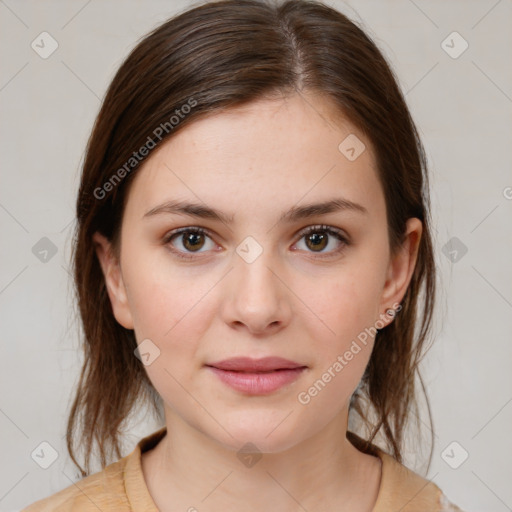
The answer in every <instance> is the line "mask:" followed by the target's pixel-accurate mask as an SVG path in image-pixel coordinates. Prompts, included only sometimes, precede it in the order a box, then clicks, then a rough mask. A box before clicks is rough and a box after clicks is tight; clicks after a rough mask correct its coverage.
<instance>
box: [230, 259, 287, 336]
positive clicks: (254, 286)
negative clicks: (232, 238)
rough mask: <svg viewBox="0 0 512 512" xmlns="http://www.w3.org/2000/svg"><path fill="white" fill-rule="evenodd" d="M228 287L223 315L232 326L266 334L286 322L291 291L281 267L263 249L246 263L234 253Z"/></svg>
mask: <svg viewBox="0 0 512 512" xmlns="http://www.w3.org/2000/svg"><path fill="white" fill-rule="evenodd" d="M228 288H229V291H228V295H227V298H226V300H225V301H224V305H223V315H224V320H225V321H226V323H228V324H229V325H230V326H231V327H232V328H235V329H238V330H243V329H245V330H247V331H248V332H249V333H250V334H252V335H268V334H275V333H276V332H277V331H279V330H281V329H283V328H284V327H285V326H286V325H288V324H289V322H290V318H291V311H292V308H291V303H290V301H291V297H290V295H292V292H291V291H290V288H289V284H288V287H287V283H286V275H285V272H284V270H283V269H282V267H281V266H279V265H276V263H275V260H272V259H271V258H270V257H267V255H266V252H265V251H264V252H263V253H262V254H260V255H259V256H258V258H256V260H255V261H252V262H250V263H249V262H247V261H245V260H244V259H243V258H242V257H239V256H238V255H235V259H234V268H233V270H232V271H231V272H230V274H229V281H228Z"/></svg>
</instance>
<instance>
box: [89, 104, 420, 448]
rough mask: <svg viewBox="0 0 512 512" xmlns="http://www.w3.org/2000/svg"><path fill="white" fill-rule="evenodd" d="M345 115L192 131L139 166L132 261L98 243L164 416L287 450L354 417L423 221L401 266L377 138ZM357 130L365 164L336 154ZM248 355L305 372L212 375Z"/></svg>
mask: <svg viewBox="0 0 512 512" xmlns="http://www.w3.org/2000/svg"><path fill="white" fill-rule="evenodd" d="M306 99H307V101H306ZM333 111H334V106H333V105H331V104H329V103H327V102H326V100H324V99H321V98H320V97H317V96H313V95H305V94H303V95H302V96H301V95H295V96H292V97H289V98H287V99H279V100H261V101H258V102H254V103H252V104H250V105H249V106H245V107H243V108H239V109H236V110H229V111H224V112H222V113H219V114H215V115H212V116H209V117H207V118H203V119H201V120H198V121H196V122H194V123H192V124H191V125H189V126H188V127H186V128H184V129H183V130H182V131H180V132H178V133H177V134H176V135H175V136H174V137H173V138H171V139H170V140H168V141H166V143H164V144H163V145H162V146H161V147H160V148H159V149H158V151H156V152H154V153H153V154H152V155H151V156H150V157H149V158H148V159H147V160H146V161H145V163H144V165H143V166H142V167H141V168H139V170H137V175H136V176H135V177H134V181H133V183H132V185H131V188H130V190H129V194H128V197H127V202H126V207H125V211H124V216H123V221H122V229H121V251H120V260H119V261H116V260H115V258H113V256H112V255H111V252H110V251H109V244H108V242H107V241H106V240H105V239H104V238H103V237H102V236H101V235H99V234H96V235H95V237H94V240H95V242H96V246H97V254H98V257H99V259H100V263H101V265H102V268H103V271H104V274H105V278H106V283H107V289H108V293H109V296H110V300H111V302H112V306H113V310H114V314H115V317H116V319H117V321H118V322H119V323H120V324H121V325H123V326H124V327H125V328H127V329H133V330H134V332H135V336H136V339H137V342H138V344H141V343H144V345H142V346H141V352H142V353H146V354H147V355H146V356H145V358H146V361H147V362H148V363H149V364H147V365H146V366H145V369H146V371H147V374H148V376H149V378H150V380H151V381H152V383H153V385H154V386H155V388H156V390H157V391H158V393H159V394H160V395H161V396H162V398H163V401H164V404H165V409H166V418H167V419H169V418H172V417H173V418H179V419H180V420H181V421H182V422H184V424H186V425H187V426H189V427H190V428H192V429H195V430H197V431H199V432H202V433H203V434H205V435H207V436H208V437H209V438H211V439H213V440H215V441H217V442H218V443H221V444H222V445H224V446H226V447H230V448H232V449H239V448H240V446H242V445H243V444H245V443H246V442H247V441H249V440H250V441H251V442H253V443H255V444H256V445H257V446H258V448H259V449H260V450H261V451H264V452H277V451H280V450H284V449H287V448H289V447H291V446H294V445H297V444H298V443H300V442H301V441H303V440H305V439H307V438H309V437H311V436H313V435H315V434H318V433H320V432H321V431H322V430H323V429H326V428H328V427H329V425H330V424H332V422H333V421H335V420H336V419H339V418H346V414H347V412H348V404H349V401H350V397H351V395H352V393H353V392H354V390H355V388H356V387H357V385H358V383H359V381H360V379H361V376H362V374H363V372H364V370H365V367H366V365H367V363H368V360H369V357H370V355H371V351H372V348H373V344H374V341H375V340H374V335H375V328H382V327H383V326H385V325H387V323H389V322H390V321H392V320H391V319H392V317H389V316H385V312H386V310H387V309H388V308H393V306H394V307H395V308H396V307H397V304H398V303H399V302H400V300H401V299H402V297H403V295H404V294H405V292H406V289H407V285H408V283H409V281H410V278H411V275H412V271H413V268H414V263H415V259H416V251H417V244H418V242H419V236H420V234H421V223H420V221H419V220H418V219H409V221H408V223H407V236H406V242H405V243H404V246H403V249H402V250H401V251H399V252H398V253H397V254H396V255H395V256H393V257H391V254H390V249H389V240H388V231H387V218H386V207H385V200H384V195H383V191H382V188H381V186H380V183H379V180H378V177H377V170H376V167H375V158H374V155H373V154H372V148H371V144H370V141H369V140H368V139H366V138H365V137H364V136H363V135H362V134H361V133H360V132H359V131H358V130H357V129H356V128H355V127H354V126H353V125H351V124H350V123H349V122H348V121H347V120H346V119H343V118H340V117H337V118H336V119H334V118H333V117H332V115H331V114H332V112H333ZM349 135H351V139H348V141H349V142H350V141H352V142H353V141H354V140H355V139H354V138H353V137H354V136H356V137H357V138H358V139H359V141H360V142H362V143H363V144H364V146H365V149H364V150H363V151H362V153H361V154H360V155H359V156H358V157H357V158H355V159H354V158H353V157H354V154H356V152H358V151H359V150H360V149H361V148H362V146H355V148H356V151H355V152H351V151H350V149H347V145H346V144H347V143H344V144H345V145H343V144H342V145H341V149H339V146H340V143H342V141H344V140H345V139H346V137H347V136H349ZM349 146H350V144H349ZM353 153H354V154H353ZM347 156H349V157H350V158H348V157H347ZM332 201H337V205H338V207H336V208H333V207H332V206H333V204H334V203H330V206H331V207H330V208H323V209H322V208H316V209H315V208H309V209H307V208H305V207H306V206H308V205H312V204H320V203H329V202H332ZM171 202H172V203H173V204H174V206H176V204H177V203H178V202H179V204H180V205H181V206H183V205H184V204H185V203H191V204H196V205H199V206H200V207H201V208H192V207H189V208H184V209H181V210H177V209H175V208H174V209H173V208H171V207H170V206H169V204H168V205H167V207H165V206H162V205H165V204H166V203H171ZM344 202H345V203H344ZM340 205H342V206H343V205H345V208H340V207H339V206H340ZM347 205H352V207H348V206H347ZM214 212H216V213H217V214H218V215H216V214H215V213H214ZM306 214H309V215H306ZM217 217H219V218H217ZM198 229H200V230H201V231H199V232H198V231H197V230H198ZM398 309H399V307H398ZM237 357H245V358H251V359H253V360H254V359H260V358H266V357H279V358H284V359H286V360H288V361H290V362H292V363H293V364H292V366H293V365H294V367H295V369H288V370H283V369H282V367H283V364H282V363H279V364H278V363H273V365H274V366H273V368H270V369H273V370H274V371H270V372H267V373H266V374H262V373H260V371H261V369H258V368H256V369H255V368H252V371H249V372H248V373H245V374H242V372H240V371H233V370H232V371H229V370H226V369H224V370H223V369H221V368H219V367H218V366H222V365H218V366H217V369H215V368H212V365H213V366H215V364H217V363H218V362H219V361H223V360H226V359H231V358H237ZM242 366H243V365H242ZM270 366H271V367H272V362H271V364H270ZM278 367H279V368H281V369H279V370H278V369H277V368H278ZM245 369H246V370H247V368H245ZM249 369H250V368H249ZM268 369H269V368H267V370H268ZM238 370H240V368H238ZM199 404H200V405H199ZM285 417H286V419H285V421H283V419H284V418H285ZM168 426H169V425H168ZM270 433H271V434H270Z"/></svg>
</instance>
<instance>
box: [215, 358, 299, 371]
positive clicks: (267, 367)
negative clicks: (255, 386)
mask: <svg viewBox="0 0 512 512" xmlns="http://www.w3.org/2000/svg"><path fill="white" fill-rule="evenodd" d="M206 366H213V367H214V368H218V369H219V370H231V371H238V372H268V371H272V370H282V369H293V368H304V366H305V365H302V364H300V363H296V362H295V361H290V360H289V359H283V358H282V357H263V358H262V359H252V358H250V357H234V358H231V359H224V360H223V361H218V362H216V363H211V364H207V365H206Z"/></svg>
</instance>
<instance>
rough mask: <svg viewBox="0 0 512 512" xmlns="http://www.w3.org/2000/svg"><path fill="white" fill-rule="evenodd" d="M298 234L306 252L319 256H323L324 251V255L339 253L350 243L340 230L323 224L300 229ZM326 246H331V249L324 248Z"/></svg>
mask: <svg viewBox="0 0 512 512" xmlns="http://www.w3.org/2000/svg"><path fill="white" fill-rule="evenodd" d="M299 236H301V240H302V239H304V240H305V246H306V251H307V252H313V253H317V254H319V255H320V256H321V257H323V256H324V253H325V255H326V256H330V255H333V254H336V253H339V252H341V251H342V250H343V249H344V248H345V247H346V246H348V245H350V243H349V240H348V238H347V237H346V236H344V234H343V232H342V231H340V230H338V229H337V228H333V227H330V226H325V225H321V226H310V227H308V228H306V229H304V230H303V231H301V233H300V234H299ZM336 241H337V242H338V243H337V244H336ZM333 246H334V247H333ZM327 247H332V250H325V249H326V248H327Z"/></svg>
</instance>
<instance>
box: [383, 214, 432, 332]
mask: <svg viewBox="0 0 512 512" xmlns="http://www.w3.org/2000/svg"><path fill="white" fill-rule="evenodd" d="M422 230H423V224H422V222H421V220H419V219H417V218H410V219H408V220H407V223H406V232H405V237H404V242H403V244H402V246H401V247H400V249H399V250H398V251H397V252H396V253H395V254H394V255H393V256H392V258H391V261H390V263H389V267H388V274H387V277H386V283H385V285H384V289H383V294H382V300H381V310H383V311H386V310H388V309H390V308H391V309H392V308H393V304H399V303H400V302H401V301H402V299H403V297H404V295H405V294H406V292H407V288H408V286H409V283H410V282H411V278H412V275H413V273H414V268H415V266H416V261H417V257H418V250H419V245H420V240H421V234H422ZM393 317H394V315H393V316H391V315H390V316H388V318H390V320H389V322H391V321H392V320H393Z"/></svg>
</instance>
